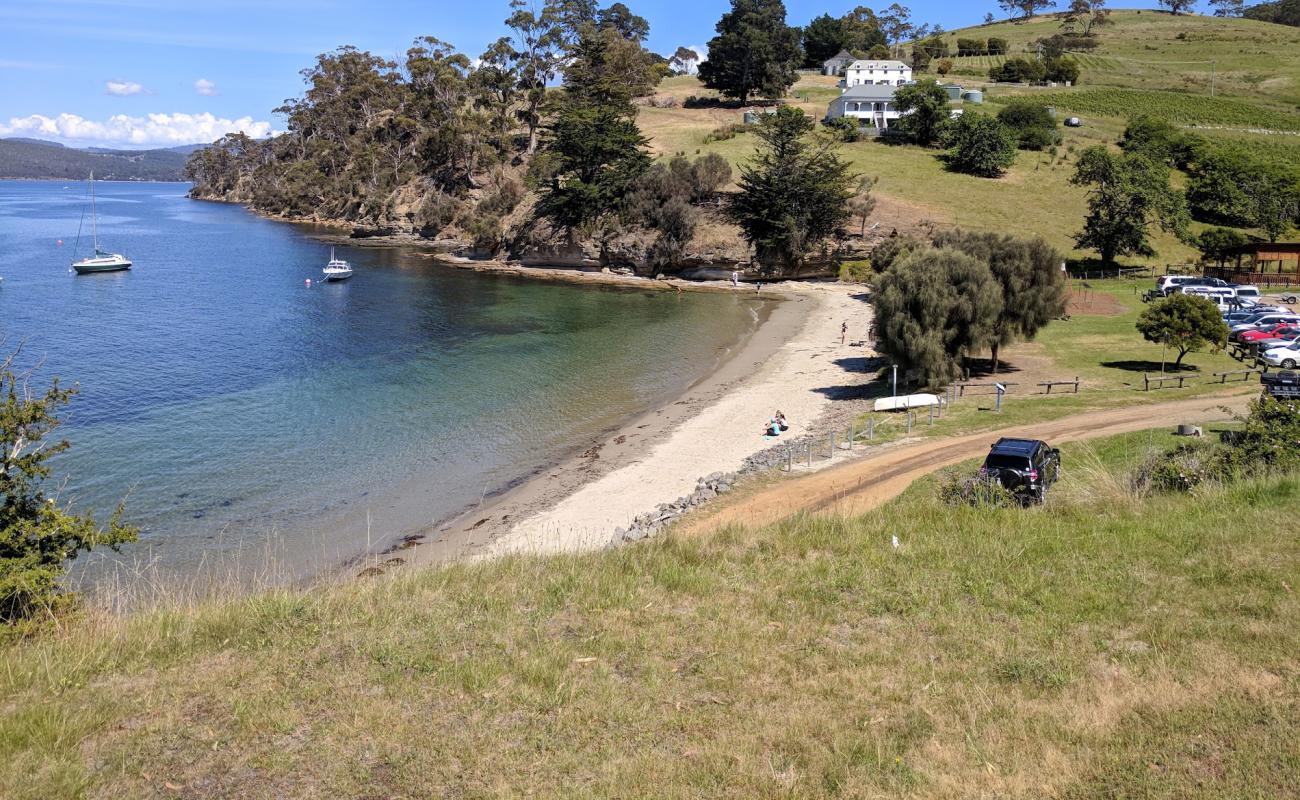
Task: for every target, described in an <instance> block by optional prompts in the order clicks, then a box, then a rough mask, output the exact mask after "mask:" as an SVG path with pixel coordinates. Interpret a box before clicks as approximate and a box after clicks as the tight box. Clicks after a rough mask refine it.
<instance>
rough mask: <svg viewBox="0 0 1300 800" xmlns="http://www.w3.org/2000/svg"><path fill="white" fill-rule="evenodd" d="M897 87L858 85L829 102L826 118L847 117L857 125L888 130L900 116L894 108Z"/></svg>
mask: <svg viewBox="0 0 1300 800" xmlns="http://www.w3.org/2000/svg"><path fill="white" fill-rule="evenodd" d="M897 88H898V87H896V86H885V85H873V84H859V85H858V86H853V87H851V88H849V89H846V90H844V94H842V95H840V96H839V97H837V98H835V99H834V100H832V101H831V104H830V107H829V108H827V109H826V118H827V119H835V118H836V117H849V118H851V119H857V120H858V125H865V124H870V125H871V126H872V127H875V128H879V129H880V130H882V131H884V130H889V126H890V124H891V123H893V122H895V121H897V120H898V118H899V117H900V116H902V115H901V114H900V113H899V112H898V109H896V108H895V107H894V91H895V90H896V89H897Z"/></svg>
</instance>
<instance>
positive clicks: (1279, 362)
mask: <svg viewBox="0 0 1300 800" xmlns="http://www.w3.org/2000/svg"><path fill="white" fill-rule="evenodd" d="M1259 360H1260V361H1263V362H1264V363H1265V364H1267V365H1269V366H1270V367H1281V368H1282V369H1295V368H1296V367H1297V366H1300V341H1298V342H1292V343H1291V344H1287V345H1282V346H1281V347H1270V348H1269V349H1268V350H1266V351H1264V353H1263V354H1261V355H1260V357H1259Z"/></svg>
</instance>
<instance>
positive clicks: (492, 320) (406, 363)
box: [0, 181, 761, 570]
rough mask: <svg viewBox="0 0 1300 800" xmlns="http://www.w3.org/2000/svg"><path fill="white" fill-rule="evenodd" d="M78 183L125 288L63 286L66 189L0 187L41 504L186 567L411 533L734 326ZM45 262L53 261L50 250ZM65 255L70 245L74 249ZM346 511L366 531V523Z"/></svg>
mask: <svg viewBox="0 0 1300 800" xmlns="http://www.w3.org/2000/svg"><path fill="white" fill-rule="evenodd" d="M186 188H187V187H186V186H183V185H177V184H99V185H97V189H98V195H99V197H100V206H99V208H100V231H101V239H102V240H103V242H104V244H105V245H106V246H107V247H108V248H109V249H111V250H114V251H123V250H124V251H125V252H126V254H127V255H128V256H130V257H131V258H133V260H134V261H135V263H136V267H135V268H134V269H132V270H131V271H130V272H127V273H116V274H108V275H92V276H75V275H72V274H70V273H69V271H68V263H69V262H70V261H71V260H72V250H73V240H74V238H75V235H76V231H77V224H78V220H79V219H80V217H81V213H82V207H83V205H84V197H85V184H78V183H70V184H64V183H58V182H17V181H0V252H3V253H4V254H5V257H4V259H3V261H2V262H0V276H2V277H3V279H4V281H3V283H2V284H0V335H2V336H4V337H6V338H7V340H8V348H9V349H12V347H13V345H14V344H15V343H17V342H20V341H21V342H23V353H22V362H23V363H24V364H25V365H35V364H39V365H40V367H39V370H38V371H37V372H36V374H35V381H36V383H37V384H38V385H40V384H43V383H44V382H45V381H47V380H48V379H49V378H50V377H53V376H56V375H57V376H59V377H60V378H61V379H63V380H64V381H65V382H66V381H76V382H77V383H78V384H79V385H80V388H81V394H80V396H78V397H77V399H76V400H75V401H74V402H73V404H72V406H71V407H70V409H69V411H68V413H67V415H66V419H67V425H66V426H65V427H64V428H63V429H62V432H63V433H64V435H66V437H67V438H68V439H70V440H71V442H72V444H73V447H72V449H71V450H70V451H69V452H68V453H67V454H65V455H63V456H60V457H59V458H58V460H57V463H56V472H57V473H58V477H59V480H60V481H62V482H64V485H63V489H62V496H63V497H64V498H65V499H69V500H70V501H72V502H73V503H74V504H75V505H77V506H78V507H81V508H88V509H93V510H94V511H96V513H99V514H107V513H108V512H109V511H111V509H112V507H114V506H115V505H116V504H117V502H118V501H119V500H122V499H125V500H126V508H127V516H128V518H129V519H131V520H132V521H134V522H136V523H138V524H140V525H141V526H142V527H143V529H144V537H143V540H142V542H141V543H140V544H139V545H137V546H135V547H134V548H132V550H131V551H130V552H129V553H128V557H135V558H137V559H139V558H141V557H145V556H147V557H148V558H149V559H151V560H153V561H156V562H157V563H159V564H163V565H165V566H167V567H169V568H181V569H183V570H184V569H192V568H193V567H194V566H195V565H198V564H200V563H210V562H212V561H213V560H218V561H219V560H221V559H222V558H224V557H225V556H228V555H229V554H231V553H248V552H255V551H258V550H259V548H261V549H265V547H264V546H265V544H266V543H267V542H272V541H274V542H275V543H276V550H277V551H278V552H279V554H280V557H281V558H288V559H289V560H290V561H291V562H293V563H295V564H300V565H301V564H306V563H312V564H319V563H321V561H322V560H323V561H324V562H325V563H329V562H332V561H337V560H338V559H339V558H344V557H347V556H350V555H353V554H355V553H357V552H359V551H360V550H361V549H363V548H364V546H365V543H366V541H367V531H366V527H367V526H368V527H369V534H368V535H369V540H370V541H372V542H378V541H382V540H384V539H386V538H392V537H394V536H397V535H400V534H403V533H409V532H410V531H411V530H413V529H414V528H416V527H419V526H422V525H427V524H429V523H432V522H434V521H437V520H441V519H444V518H446V517H448V516H450V515H452V514H453V513H455V512H457V511H459V510H461V509H463V508H464V507H466V506H467V505H470V504H473V503H475V502H477V501H478V500H479V499H480V498H481V497H482V496H483V495H484V494H485V493H490V492H494V491H497V490H500V489H502V488H505V487H506V486H508V485H510V484H511V483H512V482H515V481H518V480H520V479H521V478H523V477H525V476H527V475H529V474H530V473H532V472H534V471H536V470H538V469H541V468H542V467H544V466H545V465H547V464H549V463H552V462H553V461H555V460H556V459H557V458H559V457H561V456H562V455H563V454H565V453H566V452H568V451H570V450H571V449H572V448H573V447H574V446H576V445H579V444H581V443H583V442H585V441H588V440H590V438H591V437H592V436H594V435H596V434H598V433H599V432H600V431H603V430H607V429H608V428H610V427H612V426H614V425H616V424H617V423H618V422H620V421H621V420H624V419H626V418H628V417H629V416H631V415H633V414H635V413H637V412H639V411H641V410H643V409H645V408H648V407H651V406H654V405H657V404H659V403H661V402H663V401H665V400H667V399H668V398H670V397H671V396H673V395H674V394H676V393H678V392H680V391H681V390H683V389H684V388H685V387H686V386H688V385H689V384H690V383H692V382H693V381H694V380H696V379H697V378H698V377H700V376H701V375H702V374H704V373H706V372H707V371H708V370H709V369H710V368H711V367H712V366H714V365H715V364H716V363H717V362H718V361H719V359H720V358H722V357H723V356H724V355H725V354H726V353H727V352H728V350H729V349H730V348H732V347H734V346H735V344H736V342H737V341H738V340H739V339H740V338H741V337H742V336H743V335H744V334H745V333H746V332H747V331H750V330H752V328H753V327H754V326H755V325H756V324H757V322H758V320H759V318H760V314H761V307H760V306H759V305H758V301H756V300H753V299H750V298H744V297H736V296H731V295H715V294H690V293H687V294H674V293H662V292H651V291H629V290H614V289H598V288H588V287H574V286H569V285H556V284H548V283H536V282H527V281H521V280H517V279H512V278H507V277H502V276H492V275H484V274H479V273H473V272H468V271H463V270H456V269H451V268H448V267H445V266H440V265H437V264H434V263H431V262H430V261H428V260H427V259H425V258H422V257H420V256H418V255H416V254H413V253H406V252H403V251H400V250H377V249H350V248H340V249H339V256H340V257H342V258H346V259H348V260H349V261H351V262H352V263H353V265H354V267H355V268H356V270H357V275H356V277H355V278H354V279H353V280H351V281H349V282H347V283H344V284H330V285H323V284H318V285H314V286H313V287H311V288H307V287H305V286H304V279H306V278H309V277H310V278H313V279H314V278H316V277H317V276H318V275H319V272H320V268H321V267H322V266H323V265H324V262H325V261H326V260H327V259H328V257H329V249H328V247H326V246H323V245H322V244H321V243H319V242H317V241H314V240H312V239H311V238H310V237H309V236H308V232H307V231H305V230H303V229H301V228H298V227H296V226H292V225H286V224H282V223H275V222H270V221H267V220H263V219H259V218H257V217H256V216H254V215H252V214H249V213H248V212H246V211H244V210H243V209H240V208H237V207H233V206H226V205H219V204H212V203H203V202H197V201H192V200H188V199H186V198H185V197H184V193H185V190H186ZM59 239H62V240H63V241H64V244H63V245H62V246H59V245H58V244H57V240H59ZM82 249H83V250H84V249H85V245H84V243H83V246H82ZM367 515H368V521H367Z"/></svg>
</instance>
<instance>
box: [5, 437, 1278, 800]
mask: <svg viewBox="0 0 1300 800" xmlns="http://www.w3.org/2000/svg"><path fill="white" fill-rule="evenodd" d="M1156 436H1157V435H1156V434H1141V435H1134V436H1129V437H1121V438H1120V439H1117V440H1113V441H1107V442H1106V443H1104V444H1102V445H1099V446H1098V449H1097V450H1096V452H1095V454H1094V455H1092V456H1085V455H1084V454H1083V453H1082V452H1081V451H1078V450H1076V449H1068V450H1067V451H1066V463H1067V465H1073V464H1075V463H1076V461H1078V462H1079V463H1080V464H1083V463H1086V462H1087V461H1088V459H1091V460H1092V462H1093V463H1094V464H1095V465H1096V466H1095V467H1094V468H1093V469H1094V471H1095V472H1097V473H1098V474H1100V473H1101V472H1106V471H1111V472H1121V471H1122V470H1123V469H1125V468H1126V465H1127V464H1130V463H1133V461H1134V460H1135V459H1136V458H1138V457H1139V454H1141V453H1145V452H1146V450H1147V448H1149V447H1150V446H1152V444H1153V441H1155V440H1154V439H1153V437H1156ZM1156 443H1160V442H1156ZM1067 468H1069V467H1068V466H1067ZM1069 476H1070V477H1069V483H1070V484H1072V486H1071V487H1070V488H1069V490H1068V491H1062V492H1060V493H1058V494H1057V495H1056V496H1055V497H1054V498H1053V501H1052V502H1053V504H1054V505H1053V506H1051V507H1049V508H1048V509H1045V510H1031V511H1028V512H1023V511H1019V510H1007V511H992V512H990V511H978V510H973V509H966V510H961V509H952V508H948V507H943V506H940V505H939V504H938V503H937V501H935V500H934V499H933V492H932V487H931V484H930V482H925V483H923V484H921V485H918V486H916V487H913V489H912V490H911V491H910V492H909V493H908V494H906V495H904V496H903V497H901V498H899V500H897V501H896V502H894V503H893V504H891V505H889V506H887V507H885V508H882V509H880V510H879V511H878V512H875V513H872V514H869V515H867V516H865V517H863V518H860V519H856V520H814V519H806V518H804V519H795V520H792V521H790V522H788V523H785V524H782V525H779V526H775V527H770V528H766V529H763V530H757V531H739V530H725V531H719V532H717V533H715V534H713V535H710V536H707V537H694V538H692V539H690V540H678V539H675V538H671V537H670V538H667V539H663V540H658V541H652V542H648V543H645V544H643V545H638V546H632V547H627V548H623V549H620V550H617V551H611V552H606V553H600V554H593V555H589V556H582V557H569V558H549V559H531V558H519V559H512V560H506V561H500V562H495V563H490V564H480V565H465V566H458V567H454V568H451V569H446V570H436V571H426V572H412V573H408V574H404V575H399V576H396V577H392V578H383V579H378V580H372V581H361V582H357V583H353V584H350V585H348V586H346V587H334V588H329V587H325V588H320V589H315V590H310V591H288V590H283V591H276V592H268V593H264V594H261V595H258V596H254V597H249V598H247V599H243V600H233V601H227V602H209V603H204V604H200V605H198V606H196V607H194V608H190V609H186V610H162V611H157V612H148V613H141V614H137V615H134V616H130V617H116V616H112V615H88V616H87V617H86V618H85V619H83V620H81V621H78V622H75V623H74V624H72V625H70V626H68V627H67V628H65V629H64V630H62V631H61V632H58V633H55V634H51V635H49V636H47V637H44V638H41V639H37V640H34V641H30V642H26V643H22V644H18V645H10V646H8V647H6V648H5V649H3V650H2V651H0V785H3V786H4V787H5V792H6V793H7V794H8V795H9V796H14V797H72V796H86V797H106V796H118V797H122V796H125V797H170V796H175V797H215V796H223V797H236V796H237V797H273V796H293V797H338V796H353V797H381V796H382V797H389V796H430V795H433V796H453V797H495V796H514V795H520V794H535V795H542V796H573V795H595V796H616V797H645V796H658V797H694V796H701V795H707V796H721V797H756V796H763V797H766V796H783V797H831V796H847V797H898V796H906V797H970V796H1004V797H1044V796H1057V797H1111V796H1115V795H1116V794H1127V795H1128V796H1169V797H1197V796H1199V797H1220V796H1225V795H1232V796H1259V797H1275V796H1281V795H1282V794H1284V793H1285V792H1286V791H1289V790H1290V789H1289V788H1288V787H1294V786H1295V785H1300V763H1297V760H1296V756H1295V752H1294V749H1293V748H1292V747H1291V743H1293V742H1294V741H1295V738H1296V736H1297V735H1298V734H1300V715H1298V714H1297V706H1296V703H1297V680H1298V679H1300V670H1298V669H1297V667H1298V666H1300V665H1298V664H1297V661H1296V653H1297V652H1300V629H1297V627H1296V626H1295V625H1294V619H1295V615H1296V612H1297V611H1298V610H1300V608H1298V607H1297V606H1298V604H1297V599H1296V596H1295V593H1294V591H1293V587H1295V586H1297V581H1300V543H1298V542H1297V541H1296V539H1295V537H1289V536H1277V535H1274V534H1275V532H1276V531H1277V530H1278V524H1277V520H1278V518H1279V515H1280V514H1284V513H1287V512H1286V509H1288V508H1293V507H1294V504H1295V502H1296V501H1297V499H1300V482H1298V481H1296V480H1294V479H1276V480H1271V481H1263V482H1257V483H1249V484H1243V485H1240V486H1237V487H1232V488H1229V489H1224V490H1214V491H1211V492H1209V493H1207V494H1205V495H1204V496H1202V497H1199V498H1197V499H1194V500H1192V499H1186V498H1161V499H1157V500H1155V501H1153V502H1150V503H1146V504H1138V505H1136V506H1132V507H1129V506H1126V505H1123V504H1117V503H1114V502H1112V499H1111V498H1110V496H1109V494H1108V491H1109V490H1108V489H1106V487H1105V486H1104V484H1103V482H1102V481H1101V480H1100V479H1099V478H1098V477H1097V476H1096V475H1093V476H1089V475H1088V474H1087V473H1085V472H1084V471H1082V470H1080V471H1079V472H1078V473H1076V472H1074V471H1071V472H1069ZM1090 487H1091V488H1090ZM892 535H897V536H898V537H899V538H900V540H901V541H902V547H901V548H899V549H897V550H895V549H893V548H892V547H891V546H890V545H889V541H890V536H892Z"/></svg>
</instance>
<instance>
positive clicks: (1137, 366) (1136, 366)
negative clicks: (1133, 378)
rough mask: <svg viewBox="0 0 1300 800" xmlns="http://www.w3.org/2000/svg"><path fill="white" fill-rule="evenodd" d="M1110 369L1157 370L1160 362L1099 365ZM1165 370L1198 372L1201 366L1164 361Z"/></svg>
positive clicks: (1124, 362)
mask: <svg viewBox="0 0 1300 800" xmlns="http://www.w3.org/2000/svg"><path fill="white" fill-rule="evenodd" d="M1100 366H1103V367H1109V368H1110V369H1122V370H1127V371H1129V372H1159V371H1160V368H1161V366H1162V365H1161V363H1160V362H1159V361H1103V362H1101V365H1100ZM1163 366H1164V371H1165V372H1200V371H1201V368H1200V367H1198V366H1196V365H1194V364H1182V365H1180V366H1177V367H1175V366H1174V362H1172V361H1166V362H1164V364H1163Z"/></svg>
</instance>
